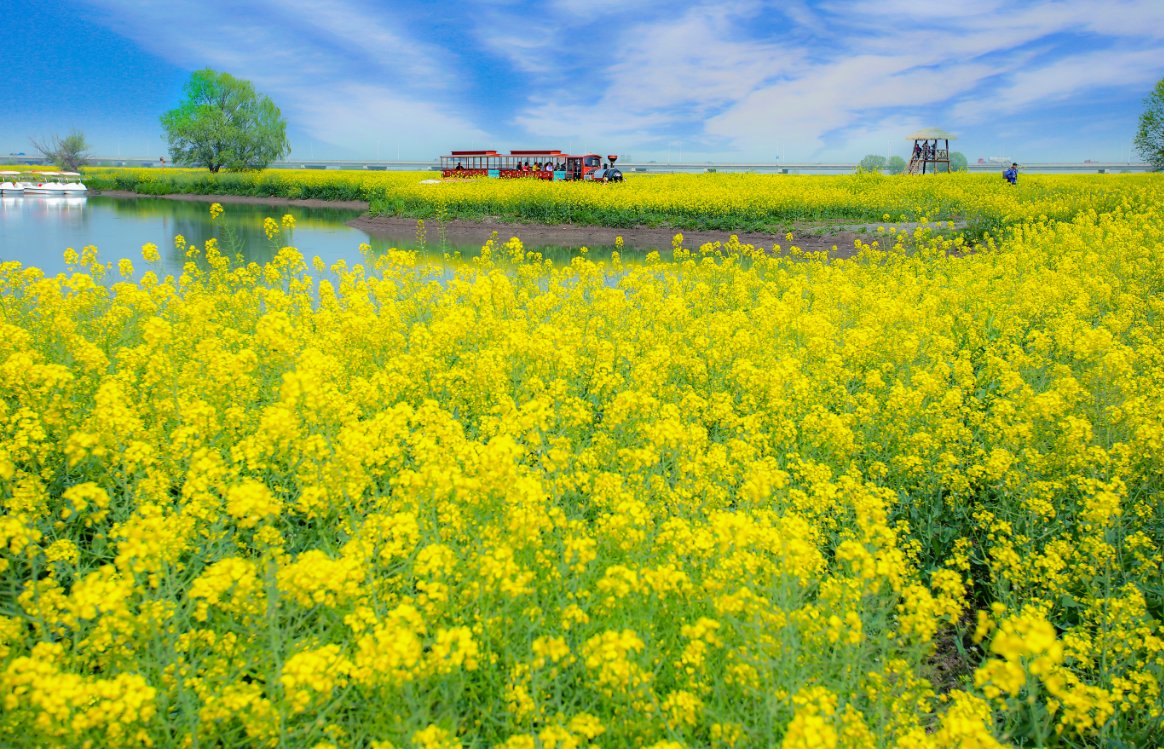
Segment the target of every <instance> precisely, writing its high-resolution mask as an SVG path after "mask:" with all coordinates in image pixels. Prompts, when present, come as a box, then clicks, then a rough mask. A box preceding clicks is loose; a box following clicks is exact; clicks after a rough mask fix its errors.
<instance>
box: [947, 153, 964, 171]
mask: <svg viewBox="0 0 1164 749" xmlns="http://www.w3.org/2000/svg"><path fill="white" fill-rule="evenodd" d="M968 165H969V161H967V160H966V154H964V153H962V152H961V151H953V152H951V153H950V169H951V170H953V171H955V172H964V171H966V167H967V166H968Z"/></svg>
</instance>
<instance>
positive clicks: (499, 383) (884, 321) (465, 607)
mask: <svg viewBox="0 0 1164 749" xmlns="http://www.w3.org/2000/svg"><path fill="white" fill-rule="evenodd" d="M279 178H280V179H282V178H283V177H281V176H280V177H279ZM313 178H314V177H313ZM328 178H330V177H328ZM248 179H250V178H249V177H248ZM254 179H260V178H254ZM320 179H323V178H322V177H321V178H320ZM368 179H386V180H387V179H394V177H369V178H368ZM749 179H750V178H748V177H746V176H731V177H730V179H729V178H723V179H719V178H717V179H714V180H710V181H708V182H699V181H697V180H696V181H692V182H691V183H690V184H696V185H700V186H701V187H700V189H701V190H703V191H704V194H705V195H710V196H711V197H708V198H707V201H709V202H701V201H703V200H704V198H700V197H699V193H698V192H696V193H692V195H690V196H689V197H688V200H689V203H688V204H686V206H687V207H686V209H685V210H691V211H710V210H718V208H716V207H715V206H722V205H729V207H731V210H745V209H747V210H752V209H751V208H748V206H753V207H758V206H761V205H762V204H763V201H764V200H768V201H771V200H772V197H771V195H768V196H767V197H766V198H763V197H761V198H757V197H755V195H756V194H760V195H765V194H767V193H766V191H767V190H768V189H769V186H768V184H767V181H766V180H762V179H757V180H755V181H749ZM900 182H902V183H906V182H909V181H908V180H900ZM922 182H924V181H923V180H915V181H912V182H911V184H912V185H920V184H922ZM631 184H632V183H630V182H628V183H627V185H628V186H629V185H631ZM659 184H660V185H664V186H665V185H666V184H667V183H666V182H663V181H660V182H659ZM676 184H679V185H682V184H688V183H687V182H685V181H684V180H682V179H677V181H676ZM805 184H806V185H811V186H812V187H811V189H812V190H813V191H816V195H817V198H814V199H820V200H822V201H827V200H830V199H831V198H828V197H827V193H829V191H830V190H834V189H835V185H833V183H829V182H827V181H823V182H821V183H820V184H817V183H814V182H806V183H805ZM861 184H862V186H863V189H864V190H866V191H867V192H868V194H865V193H864V192H862V193H860V194H859V195H857V197H855V198H845V199H844V200H850V202H851V201H852V200H856V201H858V202H860V201H868V203H869V205H870V206H872V205H874V204H875V203H876V202H877V201H878V200H880V202H881V205H882V206H886V205H900V204H903V203H904V202H905V201H906V198H905V197H903V196H906V195H909V196H911V199H916V200H917V201H918V203H919V204H920V205H922V206H923V207H925V206H929V205H931V204H932V203H931V202H925V203H923V202H922V201H923V197H922V196H921V195H920V193H919V194H916V195H915V194H914V193H911V192H910V191H912V190H915V189H916V190H920V188H915V187H898V186H897V183H896V182H890V181H888V180H881V179H876V178H874V179H867V180H866V181H865V182H862V183H861ZM933 184H934V185H935V186H936V187H935V190H936V192H934V193H932V194H929V197H928V198H924V199H925V200H926V201H934V200H947V201H950V203H949V206H947V208H949V209H951V210H953V209H955V208H961V209H965V210H966V211H973V210H981V204H982V201H986V200H987V198H985V197H975V196H974V195H971V194H969V188H971V187H974V186H975V185H976V184H977V183H975V182H974V181H972V180H965V181H962V180H959V179H950V180H947V181H944V182H943V181H941V180H935V181H933ZM749 185H751V186H754V187H755V189H754V190H751V189H750V188H748V186H749ZM434 187H436V188H437V189H445V187H446V186H444V185H438V186H434ZM577 187H578V188H579V189H581V188H582V187H588V188H592V189H594V190H595V192H594V193H593V194H594V195H611V194H613V191H607V192H603V188H599V187H597V186H577ZM608 187H614V188H618V186H608ZM745 188H748V189H745ZM450 189H452V190H459V191H469V192H471V191H473V190H478V189H486V188H484V187H479V186H476V185H471V184H470V185H458V186H450ZM489 189H493V188H489ZM504 189H513V190H533V189H540V188H535V187H527V186H514V187H512V188H510V187H504ZM554 189H557V188H554ZM570 189H573V188H570ZM1024 189H1026V188H1024ZM1034 189H1035V191H1036V192H1038V191H1040V190H1041V197H1039V198H1038V200H1037V201H1035V202H1032V203H1030V204H1029V205H1028V204H1021V205H1020V204H1016V203H1014V202H1006V203H1005V204H1004V203H1000V204H999V206H997V209H998V211H1000V212H1001V213H999V214H997V215H1006V216H1009V218H1008V219H1007V221H1008V224H1009V225H1008V227H1007V228H1006V229H1005V230H1003V231H1000V232H998V233H997V234H991V235H988V239H987V240H984V241H983V243H981V244H978V245H974V244H972V243H968V242H967V241H966V240H962V241H959V239H954V238H951V237H949V236H948V235H946V234H944V233H936V232H935V231H934V230H933V229H932V228H930V226H929V225H928V224H924V225H921V226H919V227H918V228H917V230H916V231H913V230H911V231H900V230H896V229H895V230H893V231H887V232H885V233H879V234H877V237H878V238H879V241H878V244H877V246H874V245H873V243H872V242H870V243H868V244H865V243H859V246H858V247H857V248H856V249H857V250H859V252H858V254H857V255H856V257H854V258H852V259H850V260H844V261H838V260H830V259H828V258H826V257H820V256H811V257H802V256H798V255H797V254H796V253H788V252H782V253H773V252H771V251H770V248H757V247H751V246H748V245H746V244H741V243H740V242H739V241H738V240H736V239H730V240H728V241H727V242H724V243H712V244H708V245H704V246H703V247H688V246H686V245H685V244H684V240H683V238H682V237H676V239H675V247H674V248H673V249H672V250H669V251H668V254H670V255H671V256H672V257H671V259H670V260H669V261H665V260H664V259H663V258H662V257H661V256H660V253H651V254H649V255H647V256H645V257H642V258H641V259H639V260H638V261H637V262H633V263H632V262H625V263H624V261H623V259H622V257H621V256H620V255H615V256H614V257H612V258H610V259H609V260H608V259H603V258H594V257H589V256H582V257H577V258H575V259H573V260H572V261H570V262H569V263H567V264H565V265H556V264H554V263H551V262H548V261H546V260H545V259H544V258H542V257H540V256H539V255H538V254H537V253H534V252H528V251H526V250H525V248H524V246H523V245H522V243H521V242H520V241H519V240H511V241H509V242H505V243H500V242H490V244H489V245H487V247H486V248H485V249H484V250H483V252H482V255H481V256H480V257H478V258H475V259H473V260H470V261H466V262H464V263H460V262H457V263H452V262H451V261H448V262H447V263H445V262H438V261H425V260H422V259H421V258H420V257H419V256H418V255H417V254H416V253H410V252H405V251H392V252H389V253H387V254H386V255H384V256H383V257H382V258H380V259H378V260H376V261H375V262H374V263H372V264H371V265H368V266H363V265H358V266H348V265H347V264H345V263H337V264H336V265H335V266H333V267H331V268H323V267H322V264H321V263H319V262H308V261H307V259H306V258H304V257H303V256H302V255H301V254H300V253H299V252H298V251H297V250H295V249H294V248H291V247H286V248H282V249H281V250H280V251H279V252H278V254H277V255H276V256H275V260H274V261H272V262H271V263H269V264H267V265H265V266H258V265H253V264H251V265H237V264H235V261H233V260H232V259H231V258H230V257H228V256H227V255H225V254H223V253H222V252H220V251H219V250H218V248H217V247H216V246H215V245H214V244H213V243H209V244H208V245H204V246H193V245H190V244H189V243H187V242H186V240H184V239H181V240H180V242H179V247H180V249H182V250H183V251H184V252H186V253H187V256H188V262H187V264H186V266H185V268H184V269H183V272H182V273H181V274H178V275H176V276H165V277H160V276H159V275H158V273H157V271H156V270H154V269H153V266H152V265H151V264H152V263H154V262H156V248H152V249H151V248H150V247H151V246H148V245H147V246H146V247H145V248H143V252H142V257H143V260H144V261H145V262H146V263H147V267H146V268H145V269H144V273H141V270H142V269H135V268H132V267H130V265H126V266H125V267H124V268H123V269H122V271H123V273H124V277H116V278H115V277H113V274H110V276H109V277H108V278H105V277H102V276H101V273H102V269H103V268H104V267H105V266H104V264H103V263H102V262H101V261H99V260H98V255H97V251H96V249H95V248H85V249H84V250H83V252H81V253H75V252H74V253H72V254H71V255H70V262H72V263H73V264H74V265H75V267H74V268H73V269H72V270H71V271H70V272H69V273H66V274H61V275H59V276H56V277H47V276H46V275H45V274H44V273H43V272H41V271H40V270H38V269H36V268H27V267H23V266H21V265H19V264H17V263H12V262H8V263H0V312H2V313H3V314H2V315H0V371H2V374H3V376H2V377H0V429H2V436H0V503H2V508H3V512H2V514H0V602H2V603H3V604H4V605H3V606H0V700H2V710H0V744H4V745H14V746H20V745H51V746H76V747H84V746H98V745H102V746H104V745H114V746H128V745H135V746H139V745H148V744H151V743H152V744H154V745H159V746H160V745H171V744H175V745H189V746H194V745H198V746H202V745H206V746H223V747H238V746H271V747H274V746H280V745H284V746H318V747H337V748H338V747H360V746H373V747H380V748H381V749H386V748H387V747H459V746H505V747H512V748H513V749H517V748H519V747H579V748H581V747H591V746H599V745H601V746H644V747H650V746H656V747H669V748H673V747H697V746H715V747H769V746H778V745H781V746H786V747H868V746H881V747H896V746H901V747H933V748H934V749H937V747H947V746H963V747H970V746H982V747H998V746H1003V745H1006V744H1008V743H1013V744H1021V745H1041V746H1081V745H1082V746H1088V745H1105V744H1107V745H1126V746H1148V745H1151V744H1152V742H1153V741H1155V740H1156V738H1157V737H1159V736H1160V735H1164V733H1162V730H1164V723H1162V721H1164V717H1162V715H1161V709H1160V705H1161V683H1162V681H1164V628H1162V623H1161V617H1162V614H1161V611H1162V608H1161V602H1162V601H1164V588H1162V586H1161V580H1162V579H1164V575H1162V562H1164V557H1162V547H1164V517H1162V515H1161V513H1164V508H1162V506H1161V504H1160V502H1159V497H1160V495H1161V492H1162V491H1164V485H1162V482H1164V399H1161V398H1160V397H1159V391H1160V387H1161V383H1164V301H1162V300H1164V273H1162V271H1161V269H1162V268H1164V215H1162V214H1161V211H1160V205H1164V181H1161V179H1160V178H1159V177H1155V176H1148V177H1143V178H1136V179H1127V180H1124V179H1112V180H1101V179H1095V178H1093V180H1092V181H1085V180H1082V179H1076V180H1074V181H1056V180H1048V182H1047V183H1046V185H1045V186H1043V187H1041V188H1034ZM1010 192H1011V193H1012V194H1013V193H1015V192H1016V191H1013V190H1012V191H1010ZM571 194H572V193H571ZM578 194H579V195H581V194H582V193H578ZM712 198H714V199H712ZM587 199H588V200H589V199H590V198H587ZM593 199H594V200H606V199H607V198H606V197H601V198H593ZM659 199H660V200H674V201H678V200H680V198H679V197H678V189H677V188H676V190H675V191H672V190H671V189H669V188H668V189H666V190H663V196H662V197H660V198H659ZM958 199H960V200H962V201H963V202H961V203H958V202H957V200H958ZM844 200H843V199H842V197H841V196H840V195H839V194H838V195H837V196H836V197H835V201H836V204H837V205H840V204H842V203H844ZM989 200H998V201H1015V200H1017V199H1016V198H1013V197H1005V198H1004V197H997V198H989ZM1039 201H1042V202H1041V203H1040V202H1039ZM1055 201H1058V202H1057V203H1055V205H1056V206H1058V207H1057V208H1056V209H1055V210H1053V211H1052V210H1051V209H1050V208H1047V206H1049V205H1050V204H1051V203H1052V202H1055ZM1031 205H1041V206H1042V208H1041V209H1040V210H1043V209H1046V210H1045V213H1046V217H1040V215H1033V216H1031V215H1027V213H1026V212H1027V211H1029V210H1033V209H1032V208H1031ZM741 206H742V207H741ZM1016 206H1017V207H1016ZM757 210H758V208H757ZM893 210H897V209H896V208H894V209H893ZM903 210H904V209H903ZM912 210H913V209H910V211H912ZM879 213H880V210H879ZM1020 219H1021V220H1020ZM293 226H294V220H293V219H292V220H286V219H285V220H282V221H275V220H274V219H272V220H271V221H270V223H269V224H268V229H270V230H271V232H270V233H271V234H272V237H274V236H275V235H276V234H277V233H282V236H283V238H284V239H285V238H286V234H287V233H288V232H289V231H290V230H291V229H292V228H293ZM151 258H154V259H151ZM139 273H140V275H139ZM975 617H977V627H975V626H974V625H975ZM971 630H973V635H974V637H973V638H971ZM963 653H964V655H963Z"/></svg>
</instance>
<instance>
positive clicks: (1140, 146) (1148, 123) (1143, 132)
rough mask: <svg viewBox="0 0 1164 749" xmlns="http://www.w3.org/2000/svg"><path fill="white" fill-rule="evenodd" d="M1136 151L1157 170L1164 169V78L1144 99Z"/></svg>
mask: <svg viewBox="0 0 1164 749" xmlns="http://www.w3.org/2000/svg"><path fill="white" fill-rule="evenodd" d="M1135 144H1136V152H1137V153H1139V154H1140V158H1142V159H1143V160H1144V161H1147V162H1148V163H1150V164H1151V165H1152V166H1153V167H1155V168H1156V169H1157V170H1162V169H1164V78H1161V79H1160V80H1159V81H1157V82H1156V88H1154V89H1153V90H1152V93H1150V94H1148V98H1147V99H1144V113H1143V114H1141V115H1140V127H1139V129H1138V130H1136V140H1135Z"/></svg>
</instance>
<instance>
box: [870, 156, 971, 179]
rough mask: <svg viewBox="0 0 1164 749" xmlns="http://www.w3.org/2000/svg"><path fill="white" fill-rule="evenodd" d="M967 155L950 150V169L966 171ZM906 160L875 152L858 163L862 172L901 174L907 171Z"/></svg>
mask: <svg viewBox="0 0 1164 749" xmlns="http://www.w3.org/2000/svg"><path fill="white" fill-rule="evenodd" d="M966 164H967V161H966V155H965V154H963V153H962V152H961V151H951V152H950V169H951V170H953V171H955V172H964V171H966ZM905 167H906V161H905V159H903V158H902V157H900V156H890V157H889V158H888V159H887V158H885V157H884V156H880V155H878V154H875V153H871V154H869V155H867V156H866V157H865V158H863V159H861V161H860V163H858V164H857V169H858V171H861V172H877V173H881V172H884V173H885V174H901V173H902V172H904V171H905Z"/></svg>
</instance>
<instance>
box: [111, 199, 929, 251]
mask: <svg viewBox="0 0 1164 749" xmlns="http://www.w3.org/2000/svg"><path fill="white" fill-rule="evenodd" d="M90 194H91V195H100V196H103V197H110V198H146V197H161V198H165V199H167V200H185V201H191V202H197V203H227V204H230V203H236V204H237V203H241V204H247V205H278V206H289V207H296V206H298V207H301V208H344V209H349V210H357V211H364V212H365V213H364V215H363V216H360V217H358V218H354V219H352V220H351V221H348V222H347V224H348V226H351V227H353V228H356V229H361V230H363V231H366V232H368V233H369V234H372V235H378V236H382V237H385V238H387V239H389V240H393V241H401V242H403V241H407V240H408V239H411V238H412V237H414V236H415V234H416V222H417V219H415V218H405V217H403V216H371V215H368V213H367V210H368V204H367V203H366V202H364V201H360V200H318V199H307V200H296V199H291V198H264V197H251V196H245V195H190V194H185V193H173V194H169V195H157V196H152V195H141V194H139V193H135V192H129V191H126V190H93V191H91V192H90ZM425 223H426V233H427V236H428V240H429V241H435V240H436V238H437V236H438V235H439V236H441V237H442V238H443V239H444V240H445V241H447V242H449V243H450V244H454V245H469V246H477V247H479V246H481V245H483V244H485V242H486V240H488V239H489V235H490V234H492V233H493V232H497V235H498V237H499V238H500V239H501V241H503V242H504V241H505V240H507V239H509V238H510V237H519V238H520V239H521V241H522V242H523V243H525V244H526V245H527V246H531V247H538V246H545V245H560V246H564V247H584V246H585V247H611V246H613V245H614V243H615V242H614V240H615V237H619V236H621V237H622V240H623V245H624V246H625V247H626V248H628V249H630V250H636V251H640V252H649V251H651V250H669V249H670V248H671V239H672V237H674V236H675V234H677V233H679V231H680V230H677V229H670V228H652V227H647V226H636V227H630V228H621V229H615V228H610V227H604V226H584V225H578V224H558V225H547V224H520V223H513V222H503V221H490V220H484V221H472V220H468V219H451V220H449V221H445V222H444V223H443V224H440V225H438V224H437V223H436V222H434V221H432V220H429V221H426V222H425ZM888 225H890V224H887V226H888ZM893 225H895V226H897V227H898V228H899V229H903V230H910V229H912V228H913V227H914V226H915V224H893ZM877 226H878V224H853V223H839V222H838V223H835V224H830V223H820V222H816V223H805V224H802V225H799V226H793V228H792V232H793V236H792V240H791V241H789V240H788V239H787V237H786V235H785V234H774V233H766V232H734V233H735V234H736V235H737V236H738V237H739V238H740V241H741V242H743V243H745V244H751V245H756V246H762V247H765V248H769V249H771V247H772V246H773V245H777V244H778V245H780V247H781V248H782V249H784V250H787V249H788V248H789V247H791V246H793V245H795V246H796V247H799V248H800V249H801V250H804V251H805V252H819V251H828V253H829V254H830V255H831V256H832V257H836V258H846V257H852V256H853V255H854V254H856V250H855V248H854V246H853V242H854V240H856V239H861V240H863V241H865V242H872V241H873V240H874V239H876V238H877V237H878V235H877V234H876V228H877ZM682 233H683V245H684V246H685V247H687V248H688V249H696V248H698V247H699V246H700V245H702V244H704V243H707V242H727V241H728V239H729V237H731V235H732V234H733V232H731V231H728V230H724V231H707V230H692V231H683V232H682ZM834 248H835V249H834Z"/></svg>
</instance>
